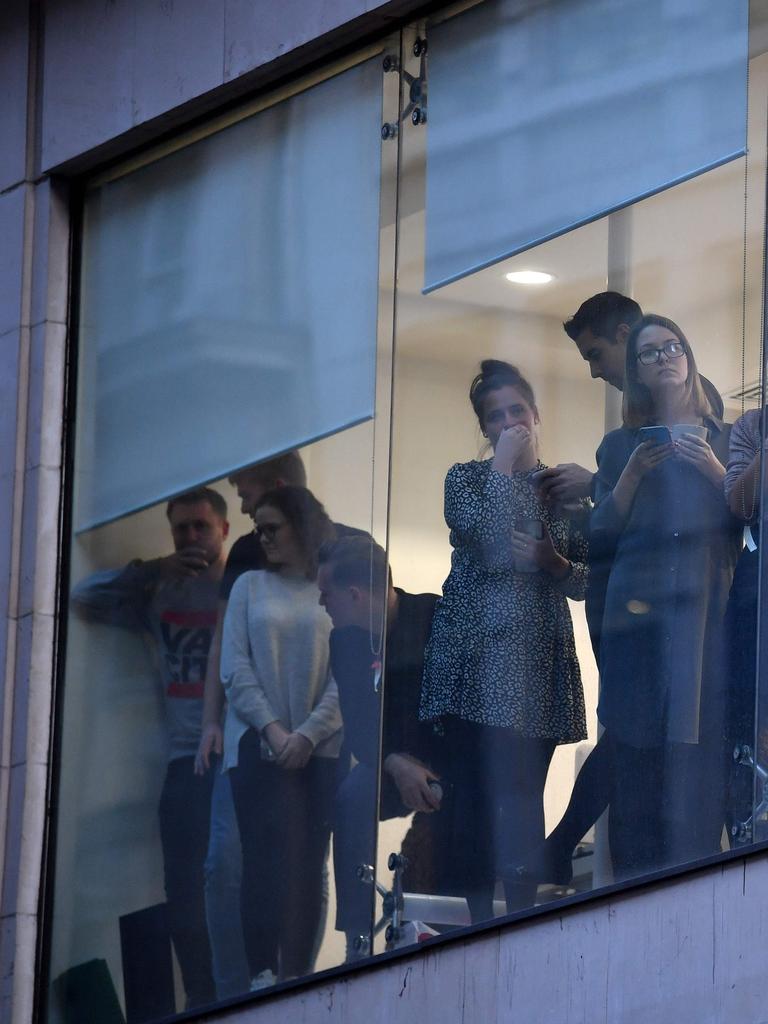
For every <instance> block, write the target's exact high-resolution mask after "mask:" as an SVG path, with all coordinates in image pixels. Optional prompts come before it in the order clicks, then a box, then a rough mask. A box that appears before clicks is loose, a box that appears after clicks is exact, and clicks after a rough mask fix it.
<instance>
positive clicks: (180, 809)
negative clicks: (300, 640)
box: [72, 487, 229, 1009]
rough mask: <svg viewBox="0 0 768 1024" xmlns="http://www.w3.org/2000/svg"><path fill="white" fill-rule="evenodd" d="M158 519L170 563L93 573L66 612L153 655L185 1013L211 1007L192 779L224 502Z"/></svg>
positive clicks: (203, 790) (175, 509)
mask: <svg viewBox="0 0 768 1024" xmlns="http://www.w3.org/2000/svg"><path fill="white" fill-rule="evenodd" d="M167 515H168V521H169V523H170V527H171V536H172V538H173V545H174V552H173V554H170V555H167V556H166V557H164V558H156V559H153V560H151V561H146V562H144V561H140V560H138V559H137V560H136V561H133V562H130V563H129V564H128V565H127V566H125V567H124V568H123V569H119V570H116V571H107V572H98V573H95V574H94V575H92V576H89V577H88V578H87V579H85V580H83V581H82V582H81V583H79V584H78V585H77V586H76V587H75V588H74V590H73V592H72V603H73V607H74V609H75V611H76V612H78V613H79V614H80V615H81V616H82V617H83V618H85V619H87V620H88V621H91V622H101V623H104V624H108V625H114V626H121V627H124V628H128V629H133V630H140V631H145V632H146V633H148V634H149V636H150V637H151V640H152V644H153V647H154V649H155V652H156V655H157V659H156V660H157V665H158V673H159V678H160V682H161V685H162V690H163V696H164V703H165V719H166V730H167V741H168V768H167V772H166V776H165V782H164V784H163V790H162V795H161V797H160V806H159V818H160V839H161V844H162V850H163V869H164V875H165V891H166V898H167V907H168V920H169V927H170V931H171V938H172V940H173V944H174V948H175V950H176V956H177V958H178V961H179V966H180V968H181V974H182V978H183V982H184V989H185V991H186V997H187V1008H188V1009H189V1008H192V1007H195V1006H201V1005H204V1004H206V1003H210V1002H213V1001H214V1000H215V991H214V984H213V979H212V973H211V953H210V946H209V942H208V932H207V927H206V919H205V906H204V900H203V865H204V863H205V857H206V852H207V849H208V832H209V825H210V808H211V790H212V787H213V784H214V778H215V773H209V774H208V775H205V776H199V775H196V774H195V772H194V761H195V754H196V752H197V747H198V744H199V742H200V734H201V729H202V711H203V687H204V683H205V675H206V670H207V667H208V655H209V650H210V646H211V638H212V636H213V632H214V629H215V627H216V610H217V604H218V595H219V587H220V583H221V577H222V574H223V572H224V565H225V558H224V541H225V539H226V536H227V533H228V530H229V524H228V522H227V506H226V502H225V501H224V499H223V498H222V497H221V495H220V494H218V493H217V492H216V491H214V490H211V489H210V488H207V487H203V488H200V489H198V490H195V491H190V492H188V493H186V494H182V495H180V496H179V497H177V498H173V499H171V501H169V502H168V507H167Z"/></svg>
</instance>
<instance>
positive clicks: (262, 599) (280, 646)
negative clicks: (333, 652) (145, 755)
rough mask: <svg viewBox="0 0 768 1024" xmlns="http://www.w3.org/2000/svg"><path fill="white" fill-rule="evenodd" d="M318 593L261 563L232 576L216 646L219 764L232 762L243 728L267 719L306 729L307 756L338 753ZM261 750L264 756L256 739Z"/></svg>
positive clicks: (327, 624) (326, 622)
mask: <svg viewBox="0 0 768 1024" xmlns="http://www.w3.org/2000/svg"><path fill="white" fill-rule="evenodd" d="M318 596H319V591H318V589H317V585H316V584H315V583H314V582H312V581H310V580H306V579H300V578H297V577H286V576H282V575H280V574H279V573H276V572H267V571H266V570H259V571H256V572H246V573H243V574H242V575H241V576H239V577H238V579H237V580H236V581H235V584H234V586H233V588H232V593H231V594H230V597H229V604H228V605H227V613H226V616H225V618H224V634H223V638H222V648H221V681H222V683H223V684H224V690H225V692H226V695H227V700H228V701H229V705H228V708H227V717H226V722H225V725H224V759H223V769H224V771H226V770H227V769H228V768H232V767H234V766H235V765H236V764H237V753H238V745H239V743H240V739H241V737H242V735H243V733H244V732H245V731H246V729H248V728H250V727H252V728H254V729H257V730H259V731H261V730H262V729H264V727H265V726H267V725H269V723H270V722H275V721H279V722H280V723H281V724H282V725H284V726H285V728H286V729H288V730H290V731H292V732H293V731H295V732H300V733H301V734H302V735H303V736H306V738H307V739H308V740H309V741H310V742H311V743H312V746H313V747H314V753H313V756H315V757H337V756H338V753H339V747H340V746H341V713H340V711H339V698H338V693H337V690H336V683H335V682H334V680H333V678H332V677H331V674H330V668H329V662H328V636H329V634H330V631H331V620H330V619H329V617H328V615H327V614H326V612H325V611H324V610H323V609H322V608H321V607H320V605H319V604H318ZM262 757H265V758H268V759H269V758H271V757H272V753H271V750H270V749H269V747H268V746H267V744H266V743H265V742H264V741H263V740H262Z"/></svg>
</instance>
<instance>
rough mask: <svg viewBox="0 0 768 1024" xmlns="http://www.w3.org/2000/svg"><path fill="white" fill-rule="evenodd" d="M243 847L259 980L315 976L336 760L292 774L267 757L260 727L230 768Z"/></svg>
mask: <svg viewBox="0 0 768 1024" xmlns="http://www.w3.org/2000/svg"><path fill="white" fill-rule="evenodd" d="M230 778H231V781H232V796H233V797H234V801H235V812H236V813H237V823H238V827H239V829H240V840H241V843H242V848H243V883H242V891H241V915H242V921H243V937H244V939H245V951H246V956H247V958H248V966H249V969H250V972H251V976H252V977H256V975H258V974H260V973H261V972H262V971H264V970H271V971H273V972H274V973H275V975H277V976H279V977H281V978H294V977H299V976H302V975H305V974H309V973H310V972H311V971H312V968H313V960H314V950H315V947H316V939H317V932H318V928H319V925H320V919H321V911H322V907H323V866H324V864H325V858H326V855H327V852H328V842H329V839H330V834H331V813H332V807H333V790H334V785H335V778H336V760H335V759H333V758H322V757H313V758H311V759H310V761H309V763H308V764H307V765H306V766H305V767H304V768H301V769H299V770H298V771H286V770H284V769H283V768H279V767H278V766H277V765H276V764H274V763H273V762H271V761H266V760H263V759H262V757H261V744H260V741H259V735H258V733H257V732H256V730H255V729H249V730H248V732H246V733H245V735H244V736H243V738H242V739H241V741H240V748H239V754H238V765H237V767H236V768H232V769H231V770H230Z"/></svg>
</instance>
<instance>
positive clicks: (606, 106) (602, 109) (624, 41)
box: [424, 0, 748, 290]
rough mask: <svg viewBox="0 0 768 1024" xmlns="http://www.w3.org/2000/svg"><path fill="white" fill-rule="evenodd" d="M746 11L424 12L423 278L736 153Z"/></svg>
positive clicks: (519, 7) (441, 276)
mask: <svg viewBox="0 0 768 1024" xmlns="http://www.w3.org/2000/svg"><path fill="white" fill-rule="evenodd" d="M747 15H748V3H747V0H736V2H733V3H728V4H723V3H720V2H719V0H706V2H702V0H698V2H697V3H694V4H691V3H688V2H677V0H675V2H670V0H652V2H646V0H621V2H618V3H617V2H616V0H598V2H595V0H562V2H558V3H545V4H541V3H532V2H528V0H490V2H487V3H482V4H478V5H476V6H473V7H472V8H471V9H470V10H469V11H467V12H466V13H464V14H462V15H460V16H458V17H456V18H452V19H449V20H447V21H444V22H443V23H442V24H436V25H434V26H433V27H431V28H430V30H429V65H430V71H429V77H430V81H429V100H428V102H429V139H428V145H429V159H428V161H427V179H426V188H427V204H426V246H427V251H426V258H425V274H424V282H425V284H424V286H425V288H427V289H428V290H429V289H430V288H435V287H439V286H440V285H441V284H444V283H445V282H446V281H451V280H454V279H455V278H456V277H460V276H462V275H464V274H467V273H470V272H471V271H473V270H477V269H478V268H479V267H483V266H487V265H488V264H489V263H493V262H496V261H498V260H500V259H503V258H505V257H507V256H511V255H513V254H514V253H517V252H521V251H523V250H524V249H528V248H530V247H531V246H533V245H536V244H537V243H539V242H541V241H543V240H545V239H546V238H550V237H552V236H553V235H557V234H561V233H562V232H564V231H567V230H570V229H571V228H574V227H575V226H577V225H578V224H583V223H584V222H585V221H588V220H591V219H593V218H595V217H598V216H601V215H602V214H604V213H607V212H608V211H609V210H612V209H616V208H617V207H620V206H624V205H626V204H627V203H630V202H632V201H633V200H636V199H639V198H641V197H642V196H647V195H650V194H652V193H653V192H656V191H658V190H659V189H662V188H665V187H668V186H669V185H671V184H674V183H675V182H678V181H681V180H683V179H685V178H687V177H690V176H691V175H694V174H698V173H700V172H701V171H702V170H705V169H706V168H708V167H712V166H714V165H715V164H717V163H719V162H721V161H723V160H728V159H732V158H733V157H734V156H737V155H739V154H740V153H742V152H743V151H744V145H745V137H744V125H745V116H746V56H747ZM639 153H642V159H638V155H639Z"/></svg>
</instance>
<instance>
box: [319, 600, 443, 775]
mask: <svg viewBox="0 0 768 1024" xmlns="http://www.w3.org/2000/svg"><path fill="white" fill-rule="evenodd" d="M397 594H398V606H397V616H396V618H395V621H394V622H393V623H392V627H391V629H390V630H389V635H388V640H387V649H386V673H385V676H384V721H383V724H382V749H381V759H382V760H383V759H384V758H385V757H387V755H389V754H392V753H407V754H412V755H413V756H414V757H417V758H419V760H421V761H424V762H426V763H428V764H430V765H432V764H433V762H434V756H435V737H434V732H433V730H432V727H431V726H429V725H427V724H425V723H424V722H420V721H419V717H418V711H419V697H420V694H421V677H422V673H423V670H424V648H425V647H426V643H427V639H428V638H429V632H430V629H431V626H432V614H433V612H434V608H435V602H436V601H437V595H436V594H407V593H405V592H404V591H402V590H398V591H397ZM330 643H331V671H332V672H333V677H334V679H335V680H336V684H337V686H338V688H339V704H340V706H341V717H342V719H343V721H344V751H346V753H347V754H349V753H351V754H354V756H355V758H356V760H358V761H360V762H362V763H364V764H368V765H374V764H375V763H376V762H377V761H378V756H379V749H378V748H379V710H380V702H381V692H382V687H381V683H380V677H381V654H380V653H378V652H379V651H380V645H379V640H378V637H375V636H373V635H372V634H371V633H369V632H368V630H366V629H363V628H362V627H360V626H344V627H342V628H341V629H334V630H333V632H332V633H331V641H330ZM344 751H343V752H342V758H343V754H344Z"/></svg>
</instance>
